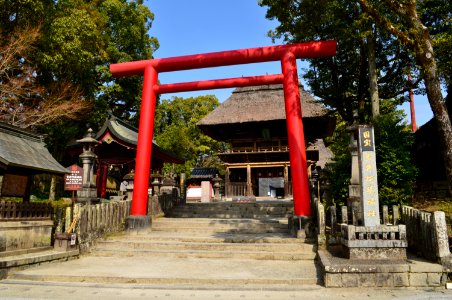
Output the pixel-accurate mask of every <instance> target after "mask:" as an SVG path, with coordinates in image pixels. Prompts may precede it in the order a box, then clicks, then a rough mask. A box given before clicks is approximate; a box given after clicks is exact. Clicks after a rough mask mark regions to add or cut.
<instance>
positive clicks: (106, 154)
mask: <svg viewBox="0 0 452 300" xmlns="http://www.w3.org/2000/svg"><path fill="white" fill-rule="evenodd" d="M95 139H96V140H98V141H99V145H98V146H97V147H96V148H95V150H94V152H95V154H96V155H97V160H96V166H95V174H96V187H97V196H98V197H99V198H107V197H108V196H110V195H116V194H117V193H118V191H119V183H120V182H121V181H122V180H123V178H124V176H125V175H127V174H129V173H130V172H131V171H132V170H134V168H135V157H136V150H137V140H138V129H137V128H136V127H134V126H132V125H130V124H128V123H127V122H125V121H123V120H121V119H119V118H117V117H115V116H113V115H110V116H109V118H108V119H106V120H105V123H104V124H103V126H102V127H101V128H100V129H99V131H98V132H97V133H96V135H95ZM81 151H82V149H81V147H80V145H73V146H72V147H71V149H70V151H68V154H69V156H70V158H69V160H70V161H68V163H74V162H77V161H78V156H79V155H80V153H81ZM166 162H168V163H175V164H181V163H184V161H183V160H182V159H180V158H178V157H176V156H174V155H172V154H170V153H168V152H166V151H164V150H162V149H161V148H160V147H159V146H158V145H157V144H156V143H155V142H152V161H151V169H152V172H151V174H153V173H155V174H159V177H161V176H160V174H161V169H162V167H163V164H164V163H166ZM150 181H151V178H150Z"/></svg>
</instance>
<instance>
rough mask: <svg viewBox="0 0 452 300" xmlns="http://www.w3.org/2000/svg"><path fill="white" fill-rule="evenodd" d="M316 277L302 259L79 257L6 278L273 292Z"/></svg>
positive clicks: (311, 265) (309, 282)
mask: <svg viewBox="0 0 452 300" xmlns="http://www.w3.org/2000/svg"><path fill="white" fill-rule="evenodd" d="M90 266H95V267H94V268H93V267H90ZM87 270H89V272H87ZM318 278H319V277H318V276H317V269H316V266H315V264H314V262H313V261H304V260H295V261H274V260H269V261H267V260H262V261H256V260H253V259H233V258H230V259H226V260H225V259H223V258H221V259H208V258H202V259H200V258H191V257H189V258H178V257H174V256H167V257H160V256H159V257H152V256H150V257H146V258H145V259H143V257H139V256H137V257H135V256H132V257H122V256H115V257H114V258H112V257H102V256H82V257H81V258H80V259H78V260H72V261H68V262H65V263H64V264H61V263H54V264H49V265H44V266H41V267H40V268H32V269H28V270H23V271H19V272H16V273H14V274H12V275H11V276H10V277H9V280H31V281H35V282H36V281H48V282H49V281H50V282H71V283H74V282H83V283H99V284H101V283H109V284H136V285H157V286H162V285H168V286H169V285H171V286H172V287H174V286H185V287H186V288H190V287H192V288H194V287H197V288H200V289H215V288H218V287H219V286H221V287H224V286H227V287H228V288H230V289H235V288H240V287H242V288H243V287H244V286H246V287H247V288H249V289H255V288H256V286H260V287H263V286H265V287H266V288H268V289H272V288H274V289H277V288H279V287H282V286H286V287H302V286H305V285H314V284H316V283H318V282H319V279H318Z"/></svg>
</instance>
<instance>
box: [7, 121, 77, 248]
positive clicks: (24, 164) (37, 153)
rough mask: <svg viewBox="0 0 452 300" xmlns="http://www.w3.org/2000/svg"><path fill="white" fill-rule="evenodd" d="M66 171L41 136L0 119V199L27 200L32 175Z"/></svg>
mask: <svg viewBox="0 0 452 300" xmlns="http://www.w3.org/2000/svg"><path fill="white" fill-rule="evenodd" d="M66 173H68V171H67V170H66V168H64V167H63V166H62V165H60V164H59V163H58V162H57V161H56V160H55V158H54V157H53V156H52V155H51V154H50V152H49V151H48V150H47V148H46V145H45V143H44V138H43V136H41V135H37V134H34V133H31V132H29V131H27V130H24V129H21V128H18V127H16V126H12V125H9V124H6V123H3V122H0V198H1V197H21V198H22V199H23V200H24V201H29V200H30V188H31V183H32V176H33V175H37V174H53V175H59V176H63V175H64V174H66ZM0 248H1V247H0Z"/></svg>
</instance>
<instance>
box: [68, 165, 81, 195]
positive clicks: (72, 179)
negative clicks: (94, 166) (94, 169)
mask: <svg viewBox="0 0 452 300" xmlns="http://www.w3.org/2000/svg"><path fill="white" fill-rule="evenodd" d="M67 169H68V170H69V171H70V172H71V173H70V174H65V175H64V190H66V191H78V190H81V189H82V184H83V168H81V167H79V166H78V165H77V164H74V165H72V166H70V167H68V168H67Z"/></svg>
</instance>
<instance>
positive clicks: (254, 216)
mask: <svg viewBox="0 0 452 300" xmlns="http://www.w3.org/2000/svg"><path fill="white" fill-rule="evenodd" d="M290 215H291V214H280V215H275V214H273V215H267V214H254V213H253V214H247V213H217V212H216V213H196V212H181V213H179V212H174V211H173V212H170V213H168V214H167V215H166V216H168V217H172V218H221V219H231V218H233V219H237V218H252V219H265V218H268V217H269V216H271V217H289V216H290Z"/></svg>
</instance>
